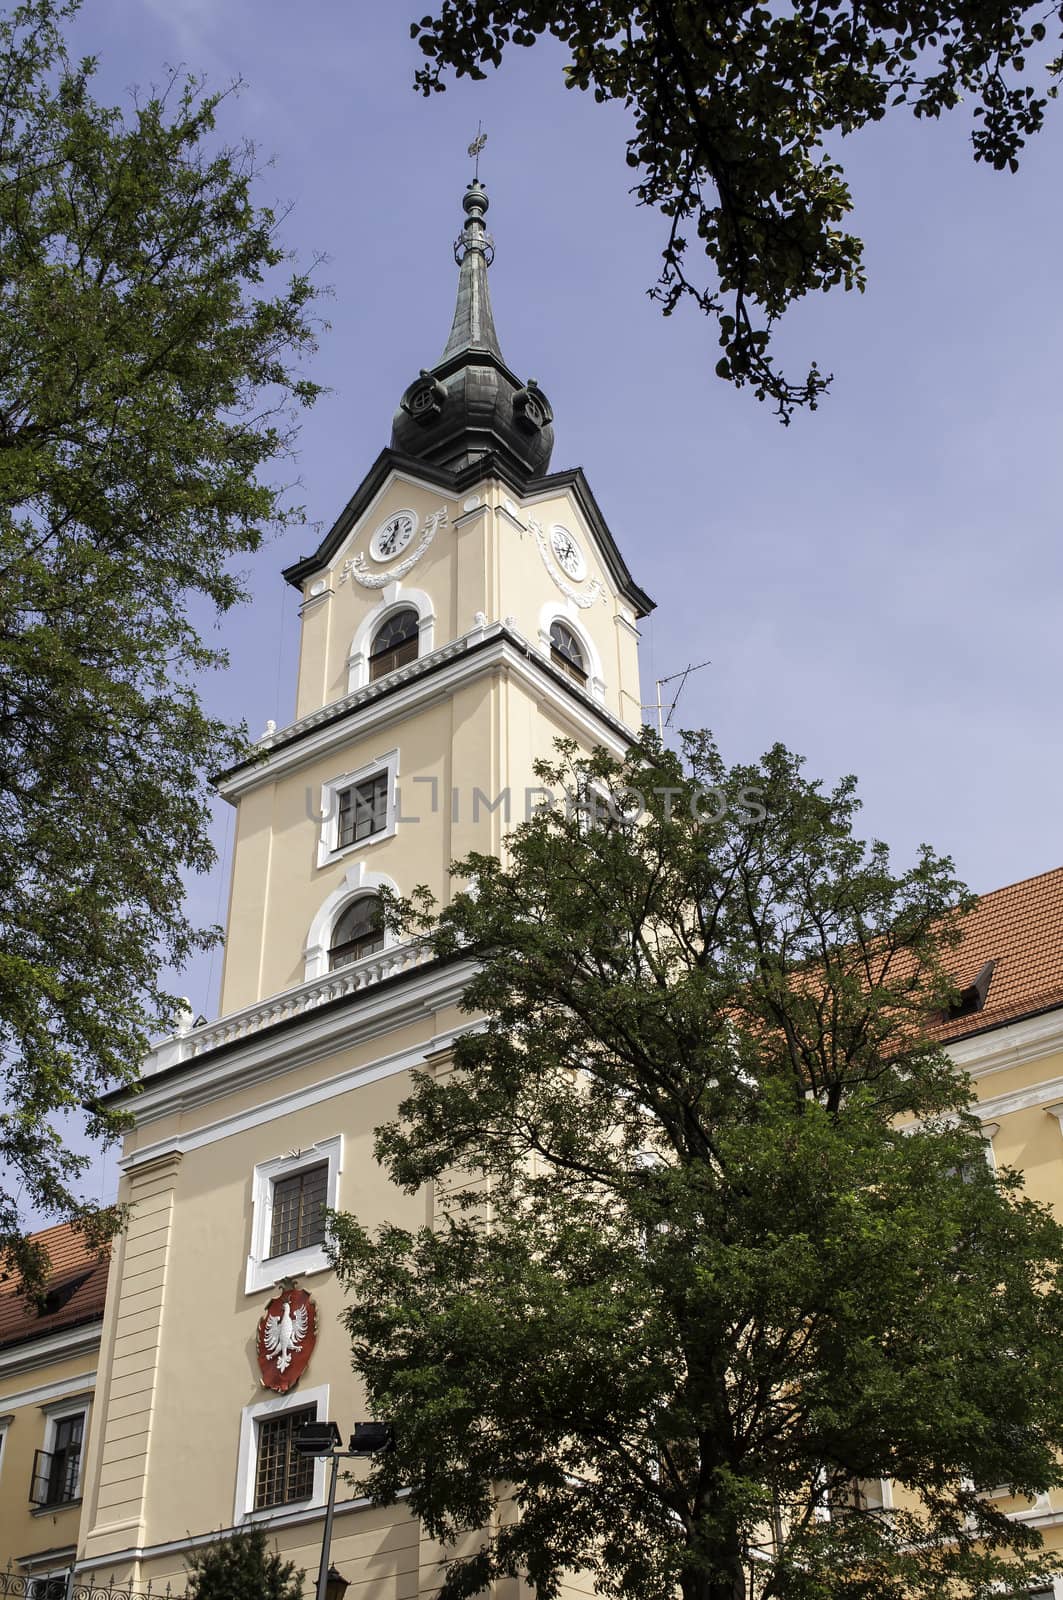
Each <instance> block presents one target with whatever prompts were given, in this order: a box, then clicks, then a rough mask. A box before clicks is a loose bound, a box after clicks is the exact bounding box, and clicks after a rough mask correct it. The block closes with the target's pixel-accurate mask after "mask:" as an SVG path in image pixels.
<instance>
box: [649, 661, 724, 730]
mask: <svg viewBox="0 0 1063 1600" xmlns="http://www.w3.org/2000/svg"><path fill="white" fill-rule="evenodd" d="M711 666H712V662H711V661H699V662H698V664H697V666H694V665H693V663H691V664H690V665H688V666H685V667H684V668H683V670H682V672H673V673H670V674H669V676H668V677H667V678H658V679H657V685H656V687H657V699H656V701H654V702H653V705H654V706H656V709H657V733H658V735H659V737H660V738H661V739H662V740H663V739H664V730H665V728H667V727H670V726H671V722H672V713H673V712H674V711H675V708H676V706H677V705H678V704H679V696H680V695H681V694H682V693H683V690H684V688H685V687H686V681H687V679H688V678H689V677H690V674H691V673H692V672H700V671H701V669H702V667H711ZM677 678H679V679H680V680H681V681H680V684H679V688H678V689H677V690H676V692H675V695H674V696H673V699H672V703H671V705H670V706H669V707H668V715H667V717H666V716H665V714H664V705H663V702H662V700H661V690H662V689H663V688H664V686H665V684H666V683H674V682H675V680H676V679H677ZM642 709H643V711H650V710H651V709H653V707H652V706H643V707H642Z"/></svg>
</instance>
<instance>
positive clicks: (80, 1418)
mask: <svg viewBox="0 0 1063 1600" xmlns="http://www.w3.org/2000/svg"><path fill="white" fill-rule="evenodd" d="M84 1431H85V1414H84V1412H83V1411H79V1412H78V1413H77V1415H76V1416H72V1417H59V1418H57V1419H56V1421H55V1422H54V1424H53V1430H52V1448H51V1449H50V1450H37V1451H35V1452H34V1456H33V1479H32V1481H31V1483H30V1501H31V1502H32V1504H33V1505H35V1506H65V1505H69V1504H70V1502H71V1501H72V1500H76V1499H77V1492H78V1478H79V1476H80V1468H81V1442H82V1436H83V1434H84Z"/></svg>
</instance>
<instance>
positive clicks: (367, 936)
mask: <svg viewBox="0 0 1063 1600" xmlns="http://www.w3.org/2000/svg"><path fill="white" fill-rule="evenodd" d="M383 948H384V924H383V921H382V919H381V916H380V901H379V900H378V899H377V897H376V895H374V894H363V895H361V896H360V897H359V898H358V899H357V900H356V901H355V902H354V904H353V905H351V906H348V907H347V910H346V911H345V912H344V913H343V915H342V916H341V917H340V918H339V919H338V921H337V923H336V927H335V929H334V930H333V934H332V944H331V946H330V947H329V971H330V972H334V971H335V970H336V968H337V967H346V966H348V965H349V964H350V963H351V962H352V961H360V960H361V959H362V957H363V956H372V955H375V954H376V952H377V951H378V950H383Z"/></svg>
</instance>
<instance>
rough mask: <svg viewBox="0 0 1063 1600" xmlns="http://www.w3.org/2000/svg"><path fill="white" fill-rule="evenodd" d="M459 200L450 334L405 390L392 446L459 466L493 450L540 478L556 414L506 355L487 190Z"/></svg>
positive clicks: (479, 187) (472, 190)
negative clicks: (495, 295) (495, 298)
mask: <svg viewBox="0 0 1063 1600" xmlns="http://www.w3.org/2000/svg"><path fill="white" fill-rule="evenodd" d="M462 205H463V206H464V208H465V218H466V220H465V226H464V227H463V228H462V231H461V237H460V238H459V239H458V242H457V244H456V245H455V246H454V258H455V260H456V261H457V262H458V265H459V269H460V270H459V273H458V300H457V305H456V306H455V308H454V321H453V324H452V325H451V329H450V337H449V339H448V340H447V343H446V348H445V349H444V351H443V354H442V356H441V358H440V360H439V362H438V363H437V364H436V366H434V367H432V368H431V370H425V369H423V368H422V370H421V373H420V376H419V377H417V378H415V379H414V381H413V382H412V383H411V384H410V386H409V388H408V389H407V390H406V393H405V394H404V395H403V397H402V400H401V401H400V403H399V409H398V411H396V413H395V422H394V425H393V427H392V430H391V447H392V449H393V450H401V451H402V452H403V453H404V454H406V455H409V456H420V457H422V458H423V459H424V460H426V461H434V462H437V463H439V465H441V466H446V467H451V468H454V469H458V468H461V467H464V466H468V465H469V464H470V463H471V462H474V461H476V460H478V459H479V458H480V457H482V456H485V455H488V454H489V453H492V452H493V453H495V454H497V455H498V456H499V457H501V458H502V459H503V460H504V461H505V462H506V463H507V464H508V465H509V466H510V467H512V468H515V469H516V470H517V471H518V472H519V473H520V474H521V476H529V477H537V476H539V475H541V474H542V473H544V472H545V471H546V470H547V468H548V466H549V464H550V452H551V450H552V449H553V445H554V429H553V412H552V411H551V409H550V405H549V402H548V401H547V399H546V396H545V395H544V394H543V392H542V390H541V389H540V388H539V386H538V384H537V383H536V382H535V380H534V378H529V380H528V382H527V383H521V381H520V379H519V378H518V377H516V376H515V375H514V374H513V373H512V372H511V371H510V369H509V368H508V367H507V366H506V364H505V362H504V361H503V359H502V351H501V348H500V346H499V343H498V334H497V333H496V332H495V322H494V317H493V316H492V315H491V296H490V291H489V289H488V285H487V269H488V267H489V266H490V264H491V261H492V259H493V258H494V241H493V240H492V238H491V236H490V234H489V233H488V232H487V230H486V228H485V227H484V214H485V212H486V211H487V205H488V201H487V191H486V190H485V188H484V186H483V184H482V183H480V182H479V180H478V179H475V180H474V181H473V182H472V183H470V184H469V187H468V188H467V189H466V191H465V195H464V198H463V200H462Z"/></svg>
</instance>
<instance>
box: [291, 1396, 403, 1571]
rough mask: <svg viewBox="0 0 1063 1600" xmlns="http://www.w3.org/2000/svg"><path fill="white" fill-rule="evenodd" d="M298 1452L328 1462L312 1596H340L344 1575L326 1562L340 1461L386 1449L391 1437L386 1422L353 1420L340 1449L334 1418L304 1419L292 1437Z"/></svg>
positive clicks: (338, 1434)
mask: <svg viewBox="0 0 1063 1600" xmlns="http://www.w3.org/2000/svg"><path fill="white" fill-rule="evenodd" d="M292 1442H293V1444H294V1445H295V1448H296V1450H298V1452H299V1454H300V1455H303V1456H324V1457H325V1459H326V1460H328V1461H331V1462H332V1471H331V1473H330V1474H329V1486H328V1499H327V1500H326V1502H325V1526H324V1529H323V1531H322V1534H321V1565H320V1566H319V1567H318V1569H317V1597H316V1600H343V1596H344V1593H345V1592H346V1589H347V1584H348V1579H346V1578H345V1577H344V1576H343V1574H342V1572H337V1571H336V1568H335V1567H333V1566H331V1565H330V1563H329V1552H330V1551H331V1549H332V1519H333V1517H334V1516H335V1513H336V1479H337V1478H338V1477H339V1473H340V1462H341V1461H344V1460H350V1458H351V1457H352V1456H359V1457H362V1456H372V1455H376V1454H378V1452H380V1451H382V1450H390V1449H391V1448H392V1447H393V1445H394V1443H395V1439H394V1436H393V1434H392V1431H391V1424H390V1422H356V1423H355V1425H354V1432H353V1433H352V1434H351V1439H350V1444H349V1446H348V1448H347V1449H346V1450H344V1449H343V1437H342V1435H341V1433H340V1430H339V1428H337V1426H336V1424H335V1423H334V1422H305V1423H304V1424H303V1426H302V1427H301V1428H299V1429H298V1430H297V1432H296V1434H295V1437H294V1439H293V1441H292Z"/></svg>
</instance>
